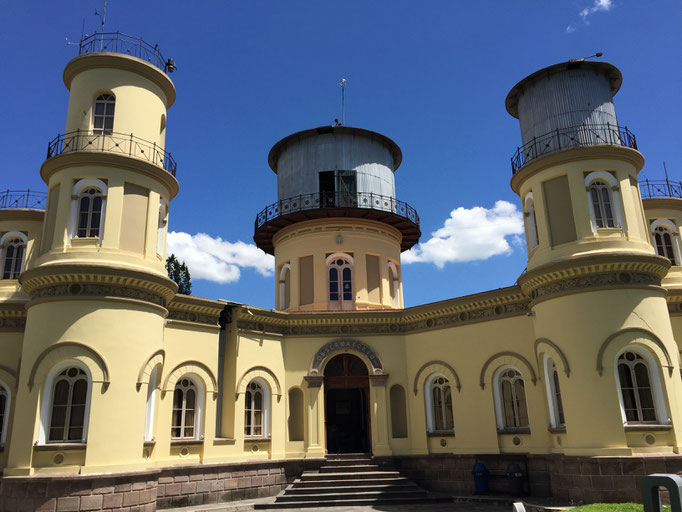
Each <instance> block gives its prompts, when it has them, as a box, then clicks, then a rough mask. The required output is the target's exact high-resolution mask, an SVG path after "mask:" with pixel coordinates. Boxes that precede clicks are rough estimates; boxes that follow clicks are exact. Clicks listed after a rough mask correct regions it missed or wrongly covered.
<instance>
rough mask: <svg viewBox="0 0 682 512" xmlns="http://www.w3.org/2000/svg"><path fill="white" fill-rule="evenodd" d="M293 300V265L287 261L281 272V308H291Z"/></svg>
mask: <svg viewBox="0 0 682 512" xmlns="http://www.w3.org/2000/svg"><path fill="white" fill-rule="evenodd" d="M290 301H291V265H289V264H288V263H285V264H284V265H282V269H281V270H280V272H279V309H289V305H290Z"/></svg>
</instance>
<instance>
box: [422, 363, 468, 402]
mask: <svg viewBox="0 0 682 512" xmlns="http://www.w3.org/2000/svg"><path fill="white" fill-rule="evenodd" d="M431 365H433V366H442V367H443V368H446V369H447V370H448V371H449V372H450V373H452V376H453V377H454V378H455V386H456V387H457V391H462V383H461V382H460V380H459V375H457V372H456V371H455V369H454V368H453V367H452V366H450V365H449V364H448V363H446V362H445V361H440V360H434V361H429V362H428V363H424V364H423V365H422V367H421V368H419V371H417V374H416V375H415V376H414V383H413V384H412V392H413V393H414V396H417V393H418V392H419V377H421V374H422V373H423V372H424V370H426V369H427V368H428V367H429V366H431Z"/></svg>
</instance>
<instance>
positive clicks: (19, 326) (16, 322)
mask: <svg viewBox="0 0 682 512" xmlns="http://www.w3.org/2000/svg"><path fill="white" fill-rule="evenodd" d="M25 329H26V317H16V316H10V317H0V331H23V330H25Z"/></svg>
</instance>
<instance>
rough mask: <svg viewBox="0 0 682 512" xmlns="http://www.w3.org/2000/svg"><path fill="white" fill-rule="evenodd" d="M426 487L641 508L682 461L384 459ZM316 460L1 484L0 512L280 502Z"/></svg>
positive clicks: (135, 510)
mask: <svg viewBox="0 0 682 512" xmlns="http://www.w3.org/2000/svg"><path fill="white" fill-rule="evenodd" d="M376 460H377V462H378V463H379V464H384V465H389V464H390V465H394V466H395V467H396V468H397V469H399V470H400V471H401V472H402V473H403V474H404V475H405V476H407V477H409V478H411V479H413V480H415V481H416V482H417V483H419V484H420V485H422V486H423V487H425V488H427V489H430V490H435V491H441V492H447V493H450V494H454V495H471V494H473V493H474V480H473V476H472V473H471V471H472V469H473V466H474V464H475V463H476V462H483V463H484V464H485V465H486V467H487V468H488V470H489V472H490V492H491V493H493V494H494V493H504V494H509V493H510V490H511V488H510V486H509V480H508V478H507V476H506V469H507V467H508V466H509V464H518V465H519V466H520V467H521V469H522V471H523V472H524V474H525V475H527V476H526V477H525V478H524V486H525V492H526V494H531V495H533V496H551V497H554V498H555V499H557V500H561V501H571V502H573V503H594V502H624V501H636V502H641V495H640V483H641V479H642V477H643V476H644V475H647V474H651V473H676V474H680V475H682V456H679V455H670V456H654V455H652V456H637V457H567V456H564V455H524V454H518V455H512V454H501V455H500V454H496V455H419V456H400V457H384V458H377V459H376ZM321 464H322V460H321V459H317V460H314V459H313V460H301V459H296V460H279V461H259V462H243V463H232V464H215V465H192V466H175V467H170V468H162V469H155V470H149V471H138V472H133V473H119V474H106V475H83V476H40V475H38V476H31V477H4V478H1V479H0V512H20V511H38V512H80V511H112V512H113V511H117V512H154V511H156V510H157V509H159V510H160V509H165V508H172V507H182V506H190V505H204V504H211V503H221V502H229V501H238V500H242V499H252V498H260V497H267V496H274V495H276V494H278V493H279V492H280V491H281V490H282V489H284V488H285V487H286V486H287V484H289V483H291V482H292V481H293V480H294V479H296V478H297V477H298V476H300V474H301V473H302V472H303V471H305V470H315V469H317V468H319V466H320V465H321Z"/></svg>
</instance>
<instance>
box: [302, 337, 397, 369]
mask: <svg viewBox="0 0 682 512" xmlns="http://www.w3.org/2000/svg"><path fill="white" fill-rule="evenodd" d="M348 351H352V352H355V353H358V354H360V355H362V356H364V359H365V360H367V361H369V363H370V364H371V365H372V368H371V373H370V376H371V375H383V374H384V365H383V364H382V362H381V359H379V356H378V355H377V354H376V352H374V350H372V348H371V347H370V346H369V345H367V344H365V343H363V342H362V341H358V340H334V341H331V342H329V343H327V344H325V345H324V346H322V347H321V348H320V349H319V350H318V351H317V352H316V353H315V355H314V356H313V360H312V361H311V362H310V369H309V370H308V376H310V377H314V376H317V375H320V374H321V372H320V370H321V369H322V364H323V363H324V362H325V361H326V360H327V359H329V358H330V357H331V356H333V355H335V354H338V353H341V352H348Z"/></svg>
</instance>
